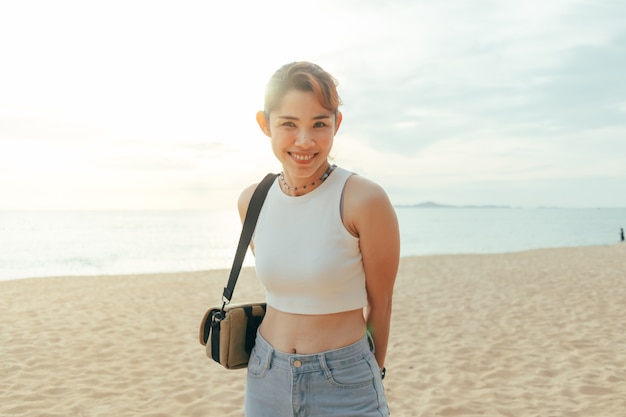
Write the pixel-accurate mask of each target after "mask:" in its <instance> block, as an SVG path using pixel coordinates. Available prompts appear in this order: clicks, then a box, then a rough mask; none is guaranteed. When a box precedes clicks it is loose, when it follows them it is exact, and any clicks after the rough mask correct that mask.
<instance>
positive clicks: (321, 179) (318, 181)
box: [280, 164, 337, 191]
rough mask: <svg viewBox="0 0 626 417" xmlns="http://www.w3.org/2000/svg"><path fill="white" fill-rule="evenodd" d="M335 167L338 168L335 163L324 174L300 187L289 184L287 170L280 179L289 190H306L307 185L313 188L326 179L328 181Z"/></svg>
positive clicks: (281, 174)
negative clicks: (286, 178)
mask: <svg viewBox="0 0 626 417" xmlns="http://www.w3.org/2000/svg"><path fill="white" fill-rule="evenodd" d="M335 168H337V165H335V164H332V165H329V166H328V169H327V170H326V171H325V172H324V173H323V174H322V176H321V177H320V178H319V179H318V180H315V181H313V182H312V183H311V184H310V185H308V184H305V185H302V186H300V187H292V186H290V185H289V184H287V181H285V172H284V171H283V172H281V173H280V180H281V182H282V183H283V186H284V187H285V188H286V189H287V190H294V191H297V190H299V189H303V190H306V189H307V187H311V188H313V187H315V185H316V184H321V183H323V182H324V181H326V179H327V178H328V176H329V175H330V173H331V172H333V170H334V169H335Z"/></svg>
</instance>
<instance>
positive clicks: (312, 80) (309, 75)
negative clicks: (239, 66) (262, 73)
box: [263, 61, 341, 119]
mask: <svg viewBox="0 0 626 417" xmlns="http://www.w3.org/2000/svg"><path fill="white" fill-rule="evenodd" d="M337 84H338V83H337V80H336V79H335V78H334V77H333V76H332V75H330V74H329V73H328V72H326V71H324V70H323V69H322V68H321V67H320V66H319V65H317V64H313V63H311V62H306V61H301V62H292V63H290V64H285V65H283V66H282V67H280V68H279V69H278V70H277V71H276V72H275V73H274V75H272V78H270V80H269V82H268V83H267V86H266V88H265V106H264V109H263V110H264V112H265V118H266V119H269V115H270V112H271V111H272V110H275V109H276V108H278V107H279V106H280V101H281V100H282V98H283V97H284V96H285V94H287V92H289V91H290V90H294V89H295V90H299V91H311V92H312V93H313V94H314V95H315V98H317V100H318V101H319V103H320V105H321V106H322V107H324V108H325V109H327V110H329V111H331V112H333V113H335V114H337V112H338V111H339V106H340V105H341V98H340V97H339V94H338V93H337Z"/></svg>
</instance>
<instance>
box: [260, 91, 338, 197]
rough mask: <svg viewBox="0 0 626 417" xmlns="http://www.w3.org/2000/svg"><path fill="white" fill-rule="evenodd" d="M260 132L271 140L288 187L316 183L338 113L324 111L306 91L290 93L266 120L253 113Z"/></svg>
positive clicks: (324, 160)
mask: <svg viewBox="0 0 626 417" xmlns="http://www.w3.org/2000/svg"><path fill="white" fill-rule="evenodd" d="M257 121H258V122H259V125H260V126H261V129H262V130H263V132H264V133H265V134H266V135H267V136H269V137H270V138H271V143H272V150H273V151H274V155H276V157H277V158H278V160H279V161H280V162H281V164H282V165H283V171H284V173H285V179H286V180H287V182H288V183H289V184H290V185H292V186H299V185H302V184H306V183H307V182H312V181H316V180H317V179H318V178H319V177H320V176H321V175H322V174H323V173H324V171H326V168H327V167H328V154H329V153H330V150H331V148H332V145H333V138H334V136H335V133H337V130H338V129H339V125H340V124H341V113H339V112H337V116H335V114H334V112H332V111H330V110H327V109H325V108H324V107H322V105H321V104H320V103H319V102H318V101H317V99H316V98H315V95H314V94H313V93H312V92H309V91H300V90H295V89H294V90H290V91H289V92H287V94H285V96H284V97H283V98H282V100H281V101H280V105H279V107H278V108H277V109H275V110H273V111H271V112H270V115H269V120H266V119H265V115H264V114H263V112H259V114H257Z"/></svg>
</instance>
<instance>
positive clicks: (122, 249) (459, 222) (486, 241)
mask: <svg viewBox="0 0 626 417" xmlns="http://www.w3.org/2000/svg"><path fill="white" fill-rule="evenodd" d="M396 213H397V214H398V219H399V222H400V233H401V256H402V257H407V256H422V255H452V254H488V253H506V252H519V251H524V250H530V249H541V248H554V247H572V246H597V245H607V244H613V243H617V242H619V241H620V239H619V237H620V236H619V233H620V228H623V227H625V226H626V209H625V208H477V207H472V208H466V207H458V208H454V209H448V208H445V209H444V208H427V207H421V208H414V207H396ZM240 232H241V223H240V220H239V216H238V214H237V212H236V210H235V209H209V210H201V209H184V210H3V211H0V280H11V279H22V278H38V277H42V278H43V277H52V276H76V275H81V276H83V275H84V276H97V275H118V274H146V273H147V274H151V273H169V272H192V271H205V270H215V269H229V268H230V267H231V265H232V259H233V257H234V253H235V249H236V246H237V241H238V238H239V234H240ZM253 264H254V259H253V256H252V254H251V253H248V254H247V255H246V259H245V261H244V266H252V265H253Z"/></svg>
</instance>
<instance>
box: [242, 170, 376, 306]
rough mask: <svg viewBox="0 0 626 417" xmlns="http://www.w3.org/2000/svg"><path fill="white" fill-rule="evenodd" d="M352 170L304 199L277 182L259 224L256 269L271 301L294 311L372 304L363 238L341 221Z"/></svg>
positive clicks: (340, 173)
mask: <svg viewBox="0 0 626 417" xmlns="http://www.w3.org/2000/svg"><path fill="white" fill-rule="evenodd" d="M351 175H353V173H352V172H350V171H346V170H344V169H342V168H335V170H334V171H333V172H332V174H331V175H330V176H329V177H328V179H327V180H326V181H324V182H323V183H322V184H321V185H320V186H319V187H318V188H316V189H315V190H313V191H311V192H309V193H307V194H305V195H303V196H299V197H292V196H288V195H286V194H284V193H283V192H282V191H281V189H280V186H279V184H278V179H277V180H276V182H275V183H274V184H272V186H271V188H270V190H269V192H268V194H267V197H266V199H265V203H264V204H263V208H262V209H261V213H260V215H259V220H258V223H257V225H256V229H255V233H254V238H253V241H254V252H255V258H256V272H257V275H258V277H259V280H260V281H261V283H262V284H263V285H264V286H265V291H266V297H267V303H268V305H270V306H272V307H273V308H275V309H277V310H280V311H283V312H286V313H294V314H332V313H338V312H342V311H349V310H356V309H358V308H362V307H365V306H366V305H367V292H366V290H365V272H364V271H363V262H362V258H361V251H360V249H359V239H358V238H356V237H354V236H352V235H351V234H350V232H348V230H346V228H345V226H344V225H343V222H342V219H341V205H342V203H341V200H342V195H343V189H344V186H345V184H346V181H347V180H348V178H349V177H350V176H351Z"/></svg>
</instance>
